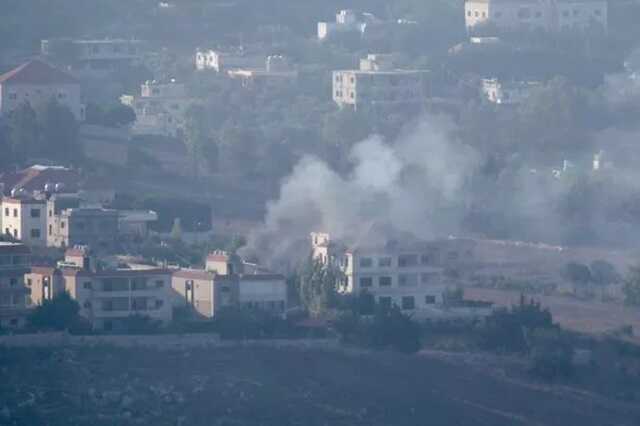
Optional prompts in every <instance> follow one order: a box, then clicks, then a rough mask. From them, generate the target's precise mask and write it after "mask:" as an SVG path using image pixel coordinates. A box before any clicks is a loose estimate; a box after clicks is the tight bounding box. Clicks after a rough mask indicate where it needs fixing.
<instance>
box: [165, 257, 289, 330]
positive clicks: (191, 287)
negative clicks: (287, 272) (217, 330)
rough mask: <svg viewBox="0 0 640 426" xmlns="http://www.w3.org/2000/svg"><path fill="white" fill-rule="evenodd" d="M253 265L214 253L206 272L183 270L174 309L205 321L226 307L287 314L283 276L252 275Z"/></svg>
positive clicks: (176, 280) (176, 282)
mask: <svg viewBox="0 0 640 426" xmlns="http://www.w3.org/2000/svg"><path fill="white" fill-rule="evenodd" d="M248 266H249V265H247V264H245V263H244V262H243V261H242V259H240V258H239V257H237V256H233V255H229V254H228V253H225V252H220V251H218V252H214V253H211V254H210V255H209V256H208V257H207V263H206V267H205V269H204V270H202V269H180V270H178V271H176V272H174V274H173V278H172V287H173V290H174V292H175V297H174V306H175V307H178V308H184V307H187V308H190V309H191V310H192V311H193V312H195V313H196V314H197V315H198V316H200V317H202V318H212V317H214V316H215V314H216V312H217V311H218V310H219V309H221V308H224V307H226V306H243V307H247V308H252V309H261V310H265V311H270V312H274V313H277V314H284V313H285V312H286V309H287V285H286V282H285V278H284V277H283V276H282V275H279V274H273V273H267V272H263V271H253V273H248V272H249V271H248V269H249V267H248Z"/></svg>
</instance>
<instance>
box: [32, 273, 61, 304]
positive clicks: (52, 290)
mask: <svg viewBox="0 0 640 426" xmlns="http://www.w3.org/2000/svg"><path fill="white" fill-rule="evenodd" d="M24 282H25V285H26V286H27V288H29V290H30V291H31V293H30V295H29V298H28V300H27V306H28V307H35V306H38V305H42V304H43V303H44V302H45V301H46V300H51V299H53V297H54V296H55V295H57V294H60V293H62V292H64V277H63V276H62V272H61V271H60V270H59V269H57V268H53V267H44V266H34V267H32V268H31V270H30V272H29V273H27V274H25V275H24Z"/></svg>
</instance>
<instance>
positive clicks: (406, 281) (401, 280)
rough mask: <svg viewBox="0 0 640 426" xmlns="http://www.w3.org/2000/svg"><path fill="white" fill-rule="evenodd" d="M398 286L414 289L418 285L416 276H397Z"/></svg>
mask: <svg viewBox="0 0 640 426" xmlns="http://www.w3.org/2000/svg"><path fill="white" fill-rule="evenodd" d="M398 285H399V286H401V287H415V286H417V285H418V274H400V275H398Z"/></svg>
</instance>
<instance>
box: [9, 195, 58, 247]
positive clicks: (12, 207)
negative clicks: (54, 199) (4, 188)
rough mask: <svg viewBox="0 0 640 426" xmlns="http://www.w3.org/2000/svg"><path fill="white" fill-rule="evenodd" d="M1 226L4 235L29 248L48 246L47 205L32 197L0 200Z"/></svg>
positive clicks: (20, 196) (22, 196) (15, 196)
mask: <svg viewBox="0 0 640 426" xmlns="http://www.w3.org/2000/svg"><path fill="white" fill-rule="evenodd" d="M0 206H1V208H2V211H1V213H2V214H1V216H2V217H1V220H0V226H1V227H2V231H3V233H4V234H6V235H9V236H11V237H12V238H15V239H17V240H19V241H21V242H22V243H24V244H26V245H28V246H40V247H45V246H46V245H47V234H46V229H47V203H46V201H45V200H40V199H36V198H34V197H32V196H30V195H21V194H20V193H18V192H17V191H14V196H12V197H4V198H2V199H1V200H0Z"/></svg>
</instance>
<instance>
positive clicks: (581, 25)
mask: <svg viewBox="0 0 640 426" xmlns="http://www.w3.org/2000/svg"><path fill="white" fill-rule="evenodd" d="M607 10H608V9H607V1H606V0H466V1H465V23H466V26H467V29H468V30H469V31H474V30H476V29H478V28H481V27H486V28H495V29H498V30H536V29H539V30H543V31H549V32H552V31H575V30H585V29H589V28H599V29H602V30H604V31H605V32H606V30H607Z"/></svg>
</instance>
